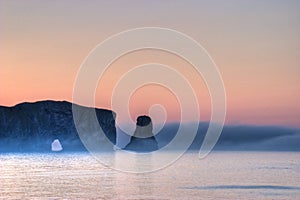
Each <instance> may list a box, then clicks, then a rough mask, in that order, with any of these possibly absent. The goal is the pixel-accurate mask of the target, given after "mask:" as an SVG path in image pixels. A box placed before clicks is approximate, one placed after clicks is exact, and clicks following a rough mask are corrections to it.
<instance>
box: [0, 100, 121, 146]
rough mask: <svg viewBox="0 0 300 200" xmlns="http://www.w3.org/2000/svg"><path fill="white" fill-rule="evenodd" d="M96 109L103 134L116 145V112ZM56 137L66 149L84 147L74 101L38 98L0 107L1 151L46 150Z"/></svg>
mask: <svg viewBox="0 0 300 200" xmlns="http://www.w3.org/2000/svg"><path fill="white" fill-rule="evenodd" d="M80 107H82V106H80ZM82 109H83V110H87V111H90V110H92V109H93V108H88V107H82ZM95 111H96V116H97V119H98V122H99V124H100V126H101V127H102V129H103V131H104V133H105V134H106V136H107V137H108V138H109V140H110V141H111V142H112V143H113V144H115V143H116V128H115V113H114V112H113V111H110V110H105V109H95ZM79 123H81V122H79ZM82 123H83V124H85V123H86V122H84V121H83V122H82ZM55 139H59V141H60V142H61V144H62V146H63V149H64V151H82V150H85V148H84V146H83V144H82V142H81V140H80V138H79V136H78V134H77V131H76V128H75V125H74V121H73V115H72V103H69V102H66V101H61V102H60V101H39V102H35V103H21V104H18V105H16V106H13V107H4V106H0V152H8V151H10V152H11V151H13V152H27V151H28V152H29V151H38V152H47V151H51V143H52V142H53V140H55Z"/></svg>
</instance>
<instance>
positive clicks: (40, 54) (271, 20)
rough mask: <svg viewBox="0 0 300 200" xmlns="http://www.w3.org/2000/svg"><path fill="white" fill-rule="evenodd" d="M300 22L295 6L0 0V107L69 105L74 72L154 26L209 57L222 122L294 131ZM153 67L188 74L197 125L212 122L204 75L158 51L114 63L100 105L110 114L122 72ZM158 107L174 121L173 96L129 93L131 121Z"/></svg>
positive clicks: (298, 109)
mask: <svg viewBox="0 0 300 200" xmlns="http://www.w3.org/2000/svg"><path fill="white" fill-rule="evenodd" d="M299 19H300V2H299V1H272V2H268V1H251V3H250V2H249V3H247V2H241V1H226V3H225V2H222V1H221V2H218V3H217V2H214V1H213V2H211V1H207V2H201V3H200V2H198V1H191V2H189V3H184V2H181V1H164V2H161V3H153V2H150V1H120V2H118V1H109V2H107V1H98V2H89V3H84V2H81V1H68V0H67V1H62V2H59V1H54V2H53V1H49V2H45V1H43V2H40V1H26V2H22V1H3V0H0V27H1V28H0V105H5V106H12V105H15V104H18V103H21V102H24V101H30V102H32V101H38V100H45V99H53V100H67V101H72V90H73V84H74V81H75V78H76V74H77V71H78V70H79V67H80V65H81V63H82V62H83V60H84V59H85V57H86V56H87V55H88V53H89V52H90V51H91V50H92V49H93V48H94V47H95V46H96V45H97V44H98V43H100V42H101V41H103V40H104V39H106V38H107V37H109V36H111V35H113V34H116V33H118V32H120V31H124V30H127V29H130V28H136V27H144V26H158V27H166V28H171V29H175V30H178V31H181V32H183V33H186V34H187V35H189V36H191V37H193V38H194V39H195V40H197V41H198V42H199V43H201V44H202V45H203V46H204V47H205V48H206V49H207V51H208V52H209V54H210V55H211V56H212V58H213V60H214V61H215V63H216V64H217V65H218V67H219V70H220V73H221V75H222V77H223V81H224V84H225V88H226V94H227V119H226V122H227V123H229V124H257V125H285V126H295V127H299V126H300V104H299V102H300V84H299V81H300V80H299V77H300V55H299V52H300V38H299V35H300V23H299ZM154 61H156V62H160V63H165V64H168V65H170V66H173V67H175V68H176V69H179V70H181V72H182V73H183V74H186V75H187V76H189V80H191V82H192V83H193V87H194V89H195V90H196V93H197V97H198V99H199V102H200V103H199V106H200V108H201V120H204V121H207V120H209V117H210V106H211V105H210V99H209V93H208V91H207V89H206V87H205V84H204V82H203V80H202V79H201V77H197V76H196V75H195V74H194V73H193V71H192V70H190V68H189V66H188V65H187V64H186V63H184V61H183V60H180V59H179V58H177V57H175V56H172V55H170V54H168V53H164V52H159V51H143V52H135V53H132V54H129V55H127V56H126V57H124V58H121V59H119V60H117V61H116V62H115V63H114V64H113V65H112V67H111V68H110V69H111V70H110V71H108V72H107V74H106V77H105V78H104V79H103V80H102V81H103V82H100V85H99V87H98V90H97V94H96V97H95V98H96V105H97V107H104V108H111V107H110V97H111V91H112V88H113V85H114V82H115V81H116V80H117V79H118V77H119V76H120V75H121V74H122V73H124V71H126V70H128V69H130V67H133V66H134V65H136V64H143V63H147V62H154ZM145 95H146V96H147V95H148V96H147V97H145ZM155 103H161V104H163V105H165V108H166V110H167V111H168V114H169V115H168V119H169V120H170V121H173V120H178V118H179V115H180V112H179V107H178V106H179V105H178V102H177V101H176V98H175V97H174V95H172V94H171V93H170V92H169V91H167V90H165V89H163V88H159V87H157V86H148V87H144V88H142V89H141V90H140V91H137V92H136V93H135V94H134V95H133V96H132V99H131V101H130V109H131V114H132V117H133V118H135V117H136V116H137V115H139V114H147V111H148V109H149V106H151V105H152V104H155Z"/></svg>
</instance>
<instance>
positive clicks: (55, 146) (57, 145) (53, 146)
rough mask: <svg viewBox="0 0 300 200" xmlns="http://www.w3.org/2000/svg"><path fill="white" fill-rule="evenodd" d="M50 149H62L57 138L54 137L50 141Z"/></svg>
mask: <svg viewBox="0 0 300 200" xmlns="http://www.w3.org/2000/svg"><path fill="white" fill-rule="evenodd" d="M51 150H52V151H61V150H63V148H62V146H61V144H60V142H59V140H58V139H55V140H54V141H53V142H52V144H51Z"/></svg>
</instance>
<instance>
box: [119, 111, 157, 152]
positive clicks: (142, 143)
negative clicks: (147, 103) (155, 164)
mask: <svg viewBox="0 0 300 200" xmlns="http://www.w3.org/2000/svg"><path fill="white" fill-rule="evenodd" d="M152 130H153V125H152V121H151V118H150V117H149V116H146V115H144V116H139V117H138V118H137V121H136V129H135V131H134V134H133V136H132V137H131V139H130V142H129V143H128V144H127V146H126V147H125V148H124V149H125V150H129V151H136V152H151V151H155V150H157V149H158V143H157V141H156V139H155V137H154V135H153V132H152Z"/></svg>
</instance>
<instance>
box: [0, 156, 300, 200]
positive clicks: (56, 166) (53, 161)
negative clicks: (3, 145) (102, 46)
mask: <svg viewBox="0 0 300 200" xmlns="http://www.w3.org/2000/svg"><path fill="white" fill-rule="evenodd" d="M118 162H119V164H122V162H126V159H124V160H119V161H118ZM0 199H256V200H257V199H300V153H293V152H272V153H268V152H226V153H225V152H214V153H212V154H210V155H209V156H208V157H206V158H205V159H202V160H199V159H198V157H197V153H187V154H185V155H184V156H183V157H182V158H180V159H179V160H178V161H177V162H176V163H174V164H173V165H171V166H169V167H167V168H164V169H162V170H159V171H156V172H152V173H146V174H130V173H124V172H119V171H116V170H113V169H110V168H108V167H105V166H103V165H102V164H101V163H99V162H98V161H97V160H95V159H94V158H93V157H92V156H91V155H90V154H88V153H76V154H75V153H73V154H72V153H62V154H0Z"/></svg>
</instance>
